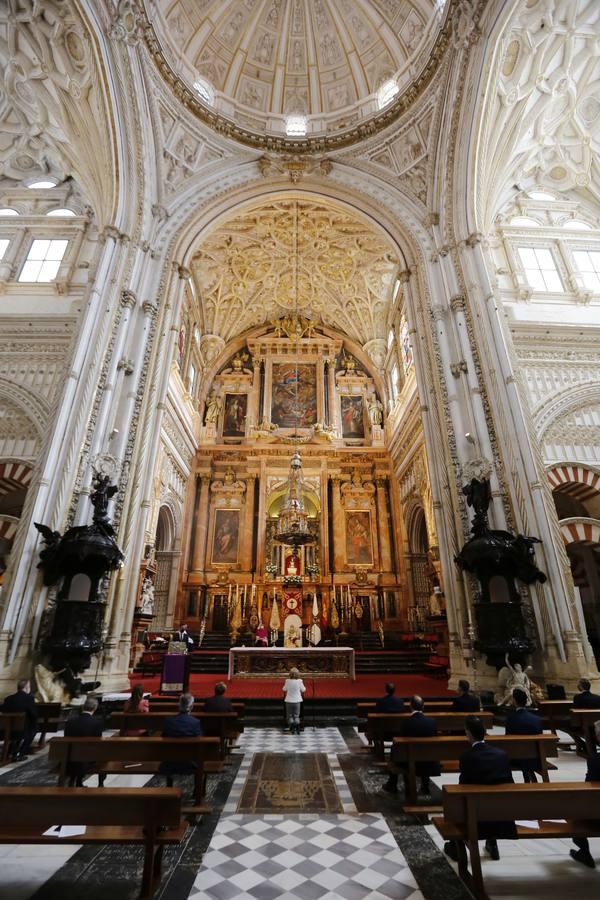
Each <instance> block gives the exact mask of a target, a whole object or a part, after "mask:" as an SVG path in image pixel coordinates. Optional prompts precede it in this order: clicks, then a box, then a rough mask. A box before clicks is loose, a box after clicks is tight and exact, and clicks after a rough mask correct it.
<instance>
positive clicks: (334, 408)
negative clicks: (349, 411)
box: [327, 359, 342, 434]
mask: <svg viewBox="0 0 600 900" xmlns="http://www.w3.org/2000/svg"><path fill="white" fill-rule="evenodd" d="M327 363H328V365H327V386H328V390H329V424H330V425H333V427H334V428H335V430H336V433H337V434H341V433H342V430H341V429H342V425H341V421H340V404H339V398H338V395H337V390H336V387H335V359H328V360H327Z"/></svg>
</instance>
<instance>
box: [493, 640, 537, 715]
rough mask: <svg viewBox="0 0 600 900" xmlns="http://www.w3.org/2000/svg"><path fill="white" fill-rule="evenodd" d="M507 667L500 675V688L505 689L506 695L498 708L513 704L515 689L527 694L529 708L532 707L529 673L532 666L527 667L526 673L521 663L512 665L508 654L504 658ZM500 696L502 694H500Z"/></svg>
mask: <svg viewBox="0 0 600 900" xmlns="http://www.w3.org/2000/svg"><path fill="white" fill-rule="evenodd" d="M504 659H505V662H506V665H505V666H504V667H503V668H502V669H500V671H499V673H498V686H499V687H500V688H503V689H504V691H505V693H504V696H503V697H502V699H501V700H499V701H498V706H507V705H508V704H509V703H511V702H512V695H513V691H514V689H515V688H520V689H521V690H522V691H524V692H525V693H526V694H527V706H531V681H530V680H529V675H528V674H527V672H530V671H531V668H532V667H531V666H528V667H527V670H526V671H525V672H524V671H523V667H522V665H521V664H520V663H515V665H514V666H512V665H511V662H510V658H509V655H508V653H507V654H506V655H505V657H504ZM498 696H500V693H499V694H498Z"/></svg>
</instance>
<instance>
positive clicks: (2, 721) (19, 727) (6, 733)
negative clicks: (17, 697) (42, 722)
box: [0, 713, 25, 765]
mask: <svg viewBox="0 0 600 900" xmlns="http://www.w3.org/2000/svg"><path fill="white" fill-rule="evenodd" d="M24 729H25V713H0V735H1V736H2V739H3V744H2V756H0V765H4V764H5V763H6V762H8V757H9V754H10V746H11V744H12V742H13V741H14V740H15V735H18V734H21V733H22V732H23V730H24Z"/></svg>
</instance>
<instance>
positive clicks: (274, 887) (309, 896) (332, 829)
mask: <svg viewBox="0 0 600 900" xmlns="http://www.w3.org/2000/svg"><path fill="white" fill-rule="evenodd" d="M237 749H238V751H239V752H240V753H242V754H243V760H242V763H241V765H240V768H239V770H238V774H237V777H236V779H235V781H234V783H233V786H232V789H231V791H230V794H229V797H228V800H227V803H226V805H225V807H224V809H223V813H222V815H221V817H220V819H219V822H218V824H217V827H216V829H215V832H214V834H213V836H212V839H211V842H210V845H209V847H208V850H207V852H206V853H205V855H204V858H203V861H202V865H201V867H200V869H199V871H198V875H197V877H196V879H195V881H194V885H193V888H192V891H191V892H190V894H189V896H190V898H193V900H204V898H206V900H209V898H210V900H229V898H231V900H233V898H243V900H275V898H279V900H334V898H346V900H362V898H369V900H378V898H381V900H383V898H388V900H423V894H422V893H421V892H420V891H419V890H418V888H417V884H416V881H415V879H414V876H413V875H412V873H411V871H410V869H409V867H408V864H407V862H406V859H405V858H404V856H403V854H402V853H401V851H400V849H399V847H398V844H397V843H396V840H395V838H394V836H393V834H392V832H391V831H390V829H389V827H388V825H387V823H386V821H385V818H384V817H383V816H382V815H380V814H379V813H362V814H361V813H358V811H357V809H356V806H355V804H354V801H353V799H352V794H351V792H350V788H349V787H348V784H347V782H346V778H345V776H344V772H343V770H342V768H341V766H340V762H339V758H338V754H347V753H348V752H349V748H348V746H347V745H346V742H345V741H344V739H343V737H342V736H341V734H340V732H339V730H338V729H337V728H322V729H307V730H305V731H304V732H302V734H300V735H292V734H282V733H281V731H280V730H278V729H256V728H247V729H246V730H245V731H244V733H243V735H241V737H240V741H239V744H238V748H237ZM259 754H260V756H261V757H263V756H264V754H269V757H268V758H267V759H266V760H264V758H261V759H260V760H259V762H260V765H259V766H253V763H254V762H255V760H256V758H257V755H259ZM271 754H273V755H271ZM317 754H322V759H321V765H320V766H319V765H316V763H317V762H319V760H318V759H317V757H316V755H317ZM300 756H304V757H306V759H305V760H304V762H305V763H306V765H305V766H303V765H301V763H302V762H303V761H302V760H299V759H298V760H294V758H295V757H300ZM325 760H326V763H327V764H328V771H329V772H330V775H331V776H332V780H333V784H334V786H335V792H336V793H337V800H338V805H339V808H340V809H342V810H343V812H340V813H339V814H335V815H332V814H330V813H325V814H323V813H322V812H320V809H321V808H322V805H323V803H324V799H323V792H322V791H321V784H322V783H323V782H326V781H328V780H329V779H328V771H327V769H326V766H325V765H324V761H325ZM263 762H266V763H268V765H269V767H270V769H272V773H271V772H269V771H266V767H265V766H263ZM294 763H295V764H294ZM294 769H295V770H296V771H297V772H303V773H304V776H305V778H304V780H303V781H299V782H292V781H289V780H288V781H285V780H284V779H285V775H286V774H289V772H290V771H293V770H294ZM270 774H272V776H273V777H272V778H270V777H268V776H269V775H270ZM278 776H279V777H278ZM319 776H320V777H319ZM249 779H254V781H255V782H256V785H257V787H256V788H253V791H251V793H254V794H260V797H261V802H262V803H263V804H264V803H265V802H268V798H271V807H272V809H273V810H274V812H272V813H266V814H265V813H263V814H261V815H252V814H246V815H243V814H240V813H239V812H238V808H239V806H240V803H241V801H242V798H243V797H245V796H246V797H247V795H248V793H249V792H248V784H249ZM245 787H246V791H245V790H244V789H245ZM313 807H314V808H313ZM275 810H276V811H275Z"/></svg>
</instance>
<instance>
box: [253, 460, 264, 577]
mask: <svg viewBox="0 0 600 900" xmlns="http://www.w3.org/2000/svg"><path fill="white" fill-rule="evenodd" d="M259 477H260V486H259V490H258V541H257V543H256V571H257V572H261V573H262V572H264V570H265V530H266V529H265V525H266V521H267V463H266V460H264V459H261V461H260V476H259Z"/></svg>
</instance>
